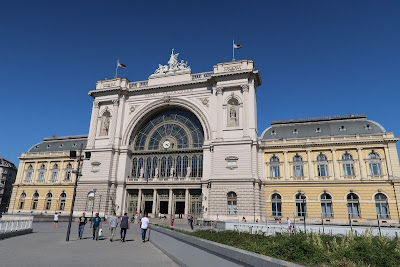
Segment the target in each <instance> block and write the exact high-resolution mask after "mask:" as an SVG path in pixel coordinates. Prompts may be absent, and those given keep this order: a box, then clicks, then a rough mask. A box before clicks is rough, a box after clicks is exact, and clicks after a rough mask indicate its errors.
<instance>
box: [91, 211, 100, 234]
mask: <svg viewBox="0 0 400 267" xmlns="http://www.w3.org/2000/svg"><path fill="white" fill-rule="evenodd" d="M92 226H93V240H95V239H96V241H97V240H99V230H100V228H101V218H100V217H99V214H98V213H96V217H94V218H93V219H92Z"/></svg>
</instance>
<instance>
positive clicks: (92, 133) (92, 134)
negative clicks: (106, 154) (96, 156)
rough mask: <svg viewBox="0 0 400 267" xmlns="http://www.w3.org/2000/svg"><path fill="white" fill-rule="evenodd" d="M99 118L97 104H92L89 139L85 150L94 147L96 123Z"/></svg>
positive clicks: (95, 102)
mask: <svg viewBox="0 0 400 267" xmlns="http://www.w3.org/2000/svg"><path fill="white" fill-rule="evenodd" d="M98 117H99V102H97V101H94V102H93V109H92V118H91V120H90V129H89V138H88V144H87V148H89V149H91V148H93V146H94V141H95V138H96V131H97V121H98Z"/></svg>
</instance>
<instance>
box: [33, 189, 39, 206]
mask: <svg viewBox="0 0 400 267" xmlns="http://www.w3.org/2000/svg"><path fill="white" fill-rule="evenodd" d="M38 202H39V193H38V192H35V193H34V194H33V197H32V209H33V210H35V209H37V206H38Z"/></svg>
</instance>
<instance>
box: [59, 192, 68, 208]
mask: <svg viewBox="0 0 400 267" xmlns="http://www.w3.org/2000/svg"><path fill="white" fill-rule="evenodd" d="M66 199H67V194H65V193H64V192H63V193H61V195H60V210H64V209H65V200H66Z"/></svg>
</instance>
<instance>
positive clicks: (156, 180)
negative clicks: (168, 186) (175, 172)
mask: <svg viewBox="0 0 400 267" xmlns="http://www.w3.org/2000/svg"><path fill="white" fill-rule="evenodd" d="M184 181H186V182H199V181H201V177H179V178H177V177H157V178H148V179H147V180H146V179H145V178H127V179H126V182H128V183H129V182H131V183H132V182H133V183H160V182H161V183H163V182H170V183H174V182H184Z"/></svg>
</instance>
